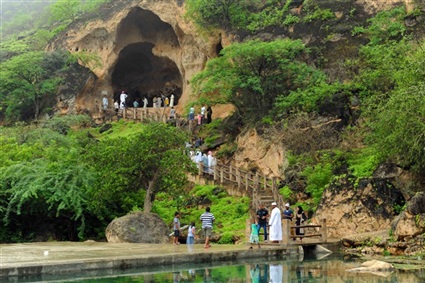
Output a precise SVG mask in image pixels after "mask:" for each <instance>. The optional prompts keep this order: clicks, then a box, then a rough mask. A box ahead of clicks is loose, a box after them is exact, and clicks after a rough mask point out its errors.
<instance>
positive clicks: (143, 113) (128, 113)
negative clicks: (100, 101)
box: [118, 107, 186, 127]
mask: <svg viewBox="0 0 425 283" xmlns="http://www.w3.org/2000/svg"><path fill="white" fill-rule="evenodd" d="M118 117H122V118H123V119H129V120H135V121H147V122H150V121H155V122H163V123H166V122H167V121H169V120H170V108H169V107H161V108H153V107H148V108H124V109H119V110H118ZM174 121H175V123H176V126H177V127H181V126H183V125H184V124H185V122H186V121H185V119H182V118H181V117H179V116H178V115H176V117H175V119H174Z"/></svg>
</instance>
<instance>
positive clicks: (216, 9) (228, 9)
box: [186, 0, 254, 29]
mask: <svg viewBox="0 0 425 283" xmlns="http://www.w3.org/2000/svg"><path fill="white" fill-rule="evenodd" d="M252 3H254V1H251V0H248V1H247V0H188V1H186V7H187V12H186V16H187V17H189V18H191V19H192V20H193V21H194V22H195V23H196V24H198V26H201V27H203V28H206V29H209V28H210V27H214V28H224V29H230V28H239V27H245V25H246V24H247V17H248V14H249V13H248V10H249V7H250V6H251V4H252Z"/></svg>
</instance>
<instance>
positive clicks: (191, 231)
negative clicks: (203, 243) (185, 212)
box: [186, 222, 195, 245]
mask: <svg viewBox="0 0 425 283" xmlns="http://www.w3.org/2000/svg"><path fill="white" fill-rule="evenodd" d="M194 243H195V222H192V223H190V226H189V228H188V230H187V240H186V244H188V245H191V244H194Z"/></svg>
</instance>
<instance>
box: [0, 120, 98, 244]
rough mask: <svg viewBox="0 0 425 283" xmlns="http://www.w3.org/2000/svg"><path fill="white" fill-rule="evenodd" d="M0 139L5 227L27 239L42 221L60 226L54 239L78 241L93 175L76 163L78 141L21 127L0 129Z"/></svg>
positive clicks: (1, 209) (0, 210)
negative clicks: (56, 237) (2, 152)
mask: <svg viewBox="0 0 425 283" xmlns="http://www.w3.org/2000/svg"><path fill="white" fill-rule="evenodd" d="M0 141H1V142H0V149H1V150H2V151H4V152H5V154H2V155H1V157H0V195H1V196H2V201H0V216H1V219H2V222H3V224H4V225H5V227H6V229H10V230H11V231H14V232H15V233H20V235H22V236H21V237H22V238H25V239H29V240H30V239H31V234H33V235H34V233H35V231H37V229H39V227H40V225H42V224H43V222H44V224H45V223H51V225H52V227H56V229H58V230H59V231H60V230H62V231H61V232H58V237H64V236H65V235H66V234H67V237H68V238H67V239H72V240H77V239H83V238H84V235H85V231H86V229H87V227H86V217H87V216H88V212H87V195H86V192H87V191H88V189H89V187H90V186H91V185H92V183H93V182H94V177H95V175H94V173H93V172H92V171H91V170H89V168H88V166H87V164H85V163H82V162H81V148H80V146H79V143H78V140H77V139H76V138H75V137H71V136H64V135H62V134H60V133H58V132H56V131H52V130H51V129H48V128H38V127H36V128H29V127H23V128H15V129H5V128H1V129H0ZM28 219H29V222H26V221H28ZM62 226H63V227H62ZM74 227H75V228H77V231H74V229H75V228H74ZM21 229H23V230H21ZM0 234H1V233H0ZM77 234H78V236H77ZM5 235H8V233H6V234H5ZM59 235H61V236H59ZM1 241H3V242H4V241H10V239H8V238H6V239H1Z"/></svg>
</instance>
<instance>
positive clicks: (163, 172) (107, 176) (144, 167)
mask: <svg viewBox="0 0 425 283" xmlns="http://www.w3.org/2000/svg"><path fill="white" fill-rule="evenodd" d="M186 140H187V137H186V135H185V133H184V132H181V131H180V130H179V129H177V128H173V127H170V126H168V125H166V124H163V123H152V124H147V125H143V130H142V132H140V133H135V134H133V135H130V136H128V137H117V138H113V137H110V136H108V137H107V138H104V139H102V140H100V141H99V143H97V144H95V145H93V146H91V147H90V149H89V153H88V154H87V155H86V156H87V157H88V160H89V162H90V163H91V164H93V169H94V170H95V171H96V172H97V174H98V182H97V183H96V184H94V187H93V190H91V192H90V195H91V196H92V200H93V203H92V205H93V207H94V209H96V210H97V211H106V212H108V213H110V214H117V213H118V214H120V213H125V212H126V211H129V210H130V209H132V207H134V206H137V205H138V203H139V204H140V201H141V198H142V197H143V196H145V200H144V201H143V203H144V210H145V211H149V210H150V204H151V202H152V201H154V200H155V196H156V194H157V193H159V192H163V191H167V192H168V193H169V194H170V195H172V196H175V197H178V196H179V195H180V190H181V188H182V187H183V185H184V184H185V183H186V181H187V180H186V174H185V173H186V172H188V171H193V170H194V169H195V168H194V165H193V162H191V161H190V160H189V158H187V156H186V155H185V154H184V142H185V141H186Z"/></svg>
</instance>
